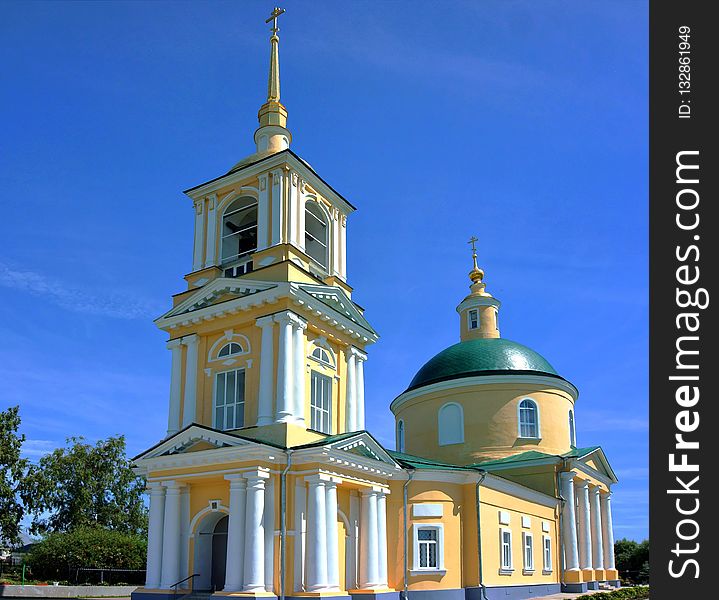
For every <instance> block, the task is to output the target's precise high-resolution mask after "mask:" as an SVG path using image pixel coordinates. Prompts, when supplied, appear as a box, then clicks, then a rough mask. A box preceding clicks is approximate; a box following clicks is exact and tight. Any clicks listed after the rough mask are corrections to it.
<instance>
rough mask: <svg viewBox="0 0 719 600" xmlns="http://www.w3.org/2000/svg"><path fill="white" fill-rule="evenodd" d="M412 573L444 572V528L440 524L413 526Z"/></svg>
mask: <svg viewBox="0 0 719 600" xmlns="http://www.w3.org/2000/svg"><path fill="white" fill-rule="evenodd" d="M413 537H414V569H412V570H413V571H444V528H443V526H442V525H441V524H439V523H438V524H436V525H419V524H415V525H414V526H413Z"/></svg>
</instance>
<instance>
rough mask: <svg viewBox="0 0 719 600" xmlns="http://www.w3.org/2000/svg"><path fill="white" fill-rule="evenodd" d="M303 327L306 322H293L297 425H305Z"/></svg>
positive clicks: (293, 378)
mask: <svg viewBox="0 0 719 600" xmlns="http://www.w3.org/2000/svg"><path fill="white" fill-rule="evenodd" d="M305 329H307V322H306V321H303V320H302V319H300V318H297V319H296V320H295V322H294V333H293V336H294V337H293V343H294V347H293V349H292V355H293V356H292V358H293V360H294V372H293V374H292V384H293V388H294V390H293V395H294V397H295V398H294V399H295V406H294V410H293V413H294V419H295V422H296V423H297V424H298V425H301V426H302V427H304V426H305V362H306V361H305Z"/></svg>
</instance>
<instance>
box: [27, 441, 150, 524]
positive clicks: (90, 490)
mask: <svg viewBox="0 0 719 600" xmlns="http://www.w3.org/2000/svg"><path fill="white" fill-rule="evenodd" d="M144 488H145V480H144V478H142V477H138V476H137V475H135V474H134V473H133V472H132V470H131V469H130V462H129V461H128V460H127V457H126V456H125V437H124V436H118V437H109V438H107V439H106V440H100V441H99V442H97V444H95V445H94V446H93V445H91V444H88V443H86V442H85V439H84V438H82V437H71V438H68V439H67V447H66V448H58V449H56V450H55V451H53V452H52V453H50V454H46V455H45V456H43V457H42V458H41V459H40V460H39V462H38V463H37V464H36V465H31V466H30V468H29V470H28V474H27V476H26V478H25V482H24V485H23V486H22V499H23V501H24V503H25V506H26V507H27V509H28V512H29V513H31V514H32V515H33V522H32V526H31V528H30V530H31V532H33V533H48V532H64V531H72V530H74V529H77V528H82V527H89V528H97V527H104V528H107V529H112V530H115V531H118V532H122V533H141V534H145V533H146V532H147V510H146V509H145V505H144V503H143V501H142V493H143V490H144Z"/></svg>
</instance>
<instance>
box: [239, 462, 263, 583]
mask: <svg viewBox="0 0 719 600" xmlns="http://www.w3.org/2000/svg"><path fill="white" fill-rule="evenodd" d="M268 477H269V475H268V474H267V473H266V472H264V471H253V472H252V473H247V508H246V514H245V517H246V518H245V575H244V587H243V590H242V591H244V592H264V591H265V528H264V512H265V479H267V478H268Z"/></svg>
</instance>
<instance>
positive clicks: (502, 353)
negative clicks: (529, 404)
mask: <svg viewBox="0 0 719 600" xmlns="http://www.w3.org/2000/svg"><path fill="white" fill-rule="evenodd" d="M528 373H534V374H542V375H549V376H550V377H558V378H560V379H561V377H560V376H559V374H558V373H557V372H556V371H555V370H554V367H552V365H550V364H549V362H547V360H546V359H545V358H544V357H542V356H541V355H540V354H538V353H537V352H535V351H534V350H532V349H531V348H527V347H526V346H523V345H522V344H518V343H517V342H512V341H511V340H505V339H503V338H488V339H484V338H478V339H474V340H466V341H464V342H459V343H458V344H454V345H453V346H450V347H449V348H446V349H445V350H442V352H440V353H439V354H437V355H436V356H434V357H433V358H431V359H430V360H429V361H427V362H426V363H425V364H424V366H423V367H422V368H421V369H420V370H419V371H417V374H416V375H415V376H414V379H412V381H411V383H410V384H409V387H408V388H407V391H409V390H413V389H415V388H418V387H422V386H425V385H429V384H431V383H438V382H440V381H447V380H450V379H459V378H461V377H474V376H478V375H502V374H528Z"/></svg>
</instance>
